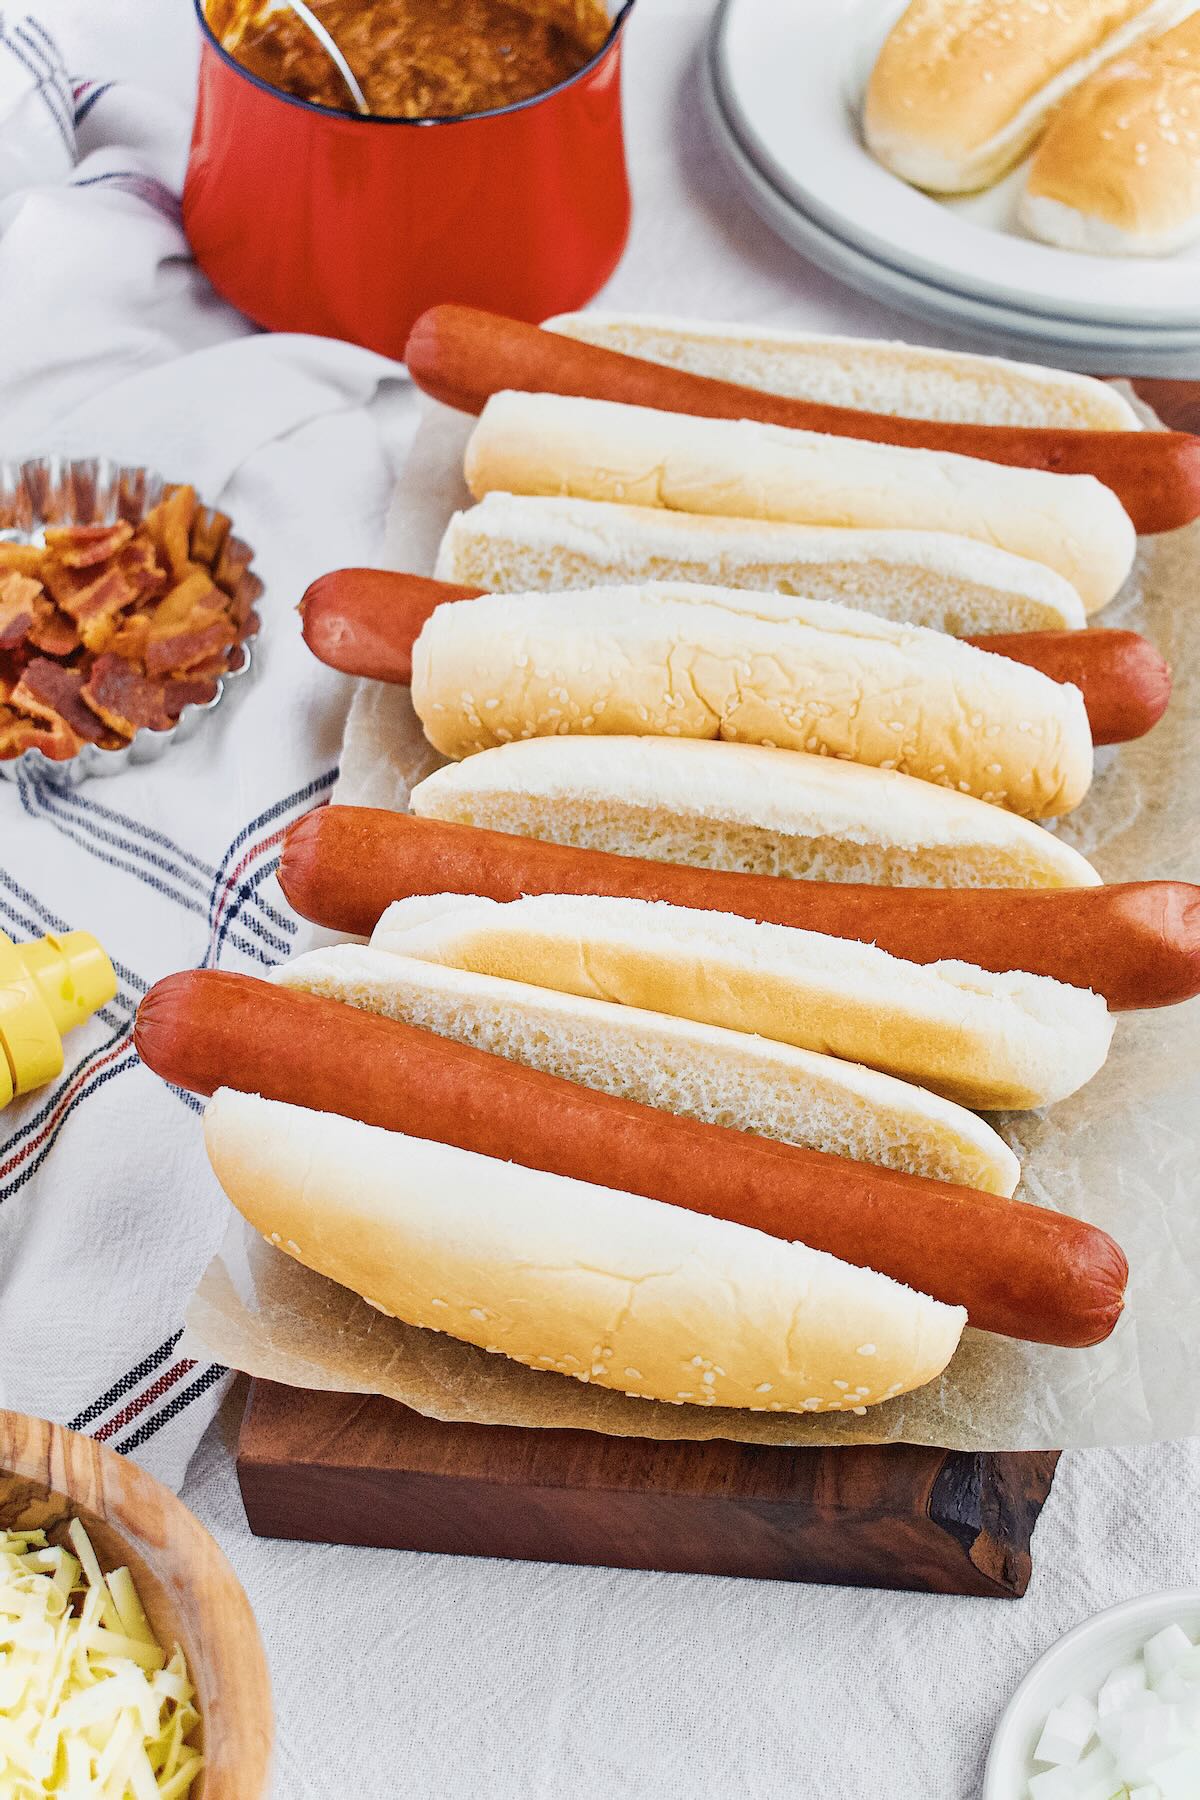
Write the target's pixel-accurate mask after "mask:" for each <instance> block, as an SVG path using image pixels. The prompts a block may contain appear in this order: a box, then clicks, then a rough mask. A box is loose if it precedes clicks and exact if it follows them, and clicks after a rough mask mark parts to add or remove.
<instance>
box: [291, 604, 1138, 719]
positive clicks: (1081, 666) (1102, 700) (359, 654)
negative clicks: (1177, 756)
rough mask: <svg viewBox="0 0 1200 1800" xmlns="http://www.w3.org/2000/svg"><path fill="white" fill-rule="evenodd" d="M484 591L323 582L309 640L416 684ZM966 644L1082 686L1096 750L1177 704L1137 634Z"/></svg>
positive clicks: (303, 608) (337, 658) (345, 665)
mask: <svg viewBox="0 0 1200 1800" xmlns="http://www.w3.org/2000/svg"><path fill="white" fill-rule="evenodd" d="M481 591H482V590H481V589H479V588H467V587H454V586H452V585H451V584H450V583H449V582H442V581H430V580H427V579H426V578H425V577H424V576H421V575H400V574H393V573H391V572H389V571H386V570H383V569H337V570H335V571H334V572H333V574H331V575H322V576H321V578H320V579H319V580H318V581H314V582H313V584H312V586H311V587H310V588H309V590H308V592H307V593H306V594H305V596H304V598H303V599H302V600H301V602H300V614H301V620H302V627H301V628H302V630H303V633H304V641H305V643H306V644H307V645H308V647H309V649H310V650H311V651H312V652H313V654H314V655H315V656H317V657H319V658H320V660H321V661H322V662H324V663H328V664H329V666H330V667H331V668H334V669H340V670H341V671H342V672H343V673H344V674H346V675H367V676H371V677H373V679H375V680H376V681H396V682H401V683H404V682H408V681H410V680H411V679H412V647H413V644H414V642H415V641H416V639H417V636H418V634H419V633H420V630H421V627H422V625H423V624H424V623H425V621H426V619H427V618H428V617H429V615H430V613H431V612H433V610H434V608H435V607H438V606H441V605H444V604H446V603H447V602H449V601H452V600H473V599H477V598H478V596H479V594H480V593H481ZM966 641H967V642H968V643H970V644H974V645H975V646H976V648H977V649H980V650H989V651H991V652H992V653H993V654H995V655H999V656H1007V657H1010V658H1011V659H1012V660H1013V661H1014V662H1023V663H1028V664H1029V666H1030V667H1031V668H1034V669H1041V670H1042V672H1043V674H1046V675H1049V676H1050V678H1051V679H1052V680H1053V681H1070V682H1073V683H1074V684H1075V686H1076V687H1077V688H1079V689H1080V690H1081V691H1082V693H1083V698H1084V704H1085V705H1086V707H1087V714H1088V722H1089V724H1090V725H1091V728H1092V740H1093V742H1094V743H1097V744H1119V743H1124V742H1126V741H1127V740H1128V739H1130V738H1135V737H1141V736H1142V735H1143V734H1144V733H1145V732H1147V731H1149V729H1150V727H1151V726H1152V725H1155V724H1157V722H1158V720H1159V719H1161V717H1162V715H1163V712H1164V711H1165V709H1166V705H1167V701H1168V700H1169V699H1170V697H1171V671H1170V669H1169V668H1168V667H1167V664H1166V663H1165V662H1164V661H1163V659H1162V657H1161V656H1160V655H1159V653H1158V651H1157V650H1156V649H1155V648H1154V646H1153V644H1151V643H1149V642H1148V641H1147V640H1146V639H1145V638H1144V637H1139V636H1138V634H1137V632H1135V631H1018V632H1012V633H1009V634H1002V635H997V636H995V637H977V638H968V639H967V640H966Z"/></svg>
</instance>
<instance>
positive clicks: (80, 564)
mask: <svg viewBox="0 0 1200 1800" xmlns="http://www.w3.org/2000/svg"><path fill="white" fill-rule="evenodd" d="M132 536H133V526H132V525H131V524H130V523H129V521H128V519H118V520H117V522H116V524H115V525H57V526H53V527H51V528H50V529H48V530H47V532H46V548H47V550H49V551H50V552H51V554H52V555H53V557H54V558H55V560H56V561H57V562H60V563H62V564H63V565H64V567H66V568H68V569H94V568H95V567H96V565H97V564H98V563H106V562H111V561H112V559H113V557H114V556H115V555H116V554H117V551H118V550H122V549H124V547H125V545H126V544H127V543H128V542H129V540H130V538H131V537H132Z"/></svg>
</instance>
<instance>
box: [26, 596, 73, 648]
mask: <svg viewBox="0 0 1200 1800" xmlns="http://www.w3.org/2000/svg"><path fill="white" fill-rule="evenodd" d="M29 642H30V643H31V644H32V645H33V647H34V649H35V650H44V651H45V653H46V655H47V656H70V655H72V654H73V652H74V651H76V650H78V648H79V646H80V644H81V643H82V642H83V639H82V638H81V637H80V635H79V630H78V627H77V626H76V624H75V621H74V620H73V619H68V617H67V615H66V613H63V612H59V610H58V608H57V607H56V606H47V608H46V610H45V613H44V614H43V616H42V617H41V618H40V619H37V620H35V622H34V624H33V626H32V627H31V628H30V632H29Z"/></svg>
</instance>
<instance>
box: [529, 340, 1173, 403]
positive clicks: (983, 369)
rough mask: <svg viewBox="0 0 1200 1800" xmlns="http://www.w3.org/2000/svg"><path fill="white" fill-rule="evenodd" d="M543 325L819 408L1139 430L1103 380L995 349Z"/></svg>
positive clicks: (652, 360)
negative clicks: (1011, 358)
mask: <svg viewBox="0 0 1200 1800" xmlns="http://www.w3.org/2000/svg"><path fill="white" fill-rule="evenodd" d="M543 329H544V330H546V331H557V332H561V333H562V334H563V335H564V336H565V337H571V338H577V339H580V340H582V342H584V343H586V344H599V345H601V346H602V347H603V348H604V349H606V350H618V351H621V352H622V353H623V354H624V355H626V356H643V357H645V358H646V359H647V360H648V361H649V362H657V363H665V364H667V365H668V366H669V367H670V368H675V369H687V370H688V371H689V372H690V373H691V374H693V375H707V376H709V377H710V378H712V379H715V380H717V381H736V382H739V383H740V384H741V385H742V386H743V387H751V388H761V389H762V390H763V391H764V392H766V393H771V394H787V395H789V396H791V397H792V398H794V399H797V400H812V401H815V402H817V403H818V404H819V405H823V406H849V407H855V408H858V409H860V410H865V411H868V412H877V413H891V414H893V415H895V416H897V417H901V418H906V419H945V420H951V421H954V422H955V423H957V424H964V425H967V424H970V425H1026V426H1032V427H1034V428H1035V429H1038V428H1041V429H1046V428H1052V427H1055V426H1057V427H1059V428H1060V429H1066V430H1069V431H1072V430H1073V431H1139V430H1140V429H1141V421H1140V419H1139V418H1138V416H1137V414H1136V413H1135V412H1134V410H1133V408H1132V406H1130V404H1129V402H1128V401H1127V400H1125V399H1124V398H1123V397H1122V396H1121V395H1120V394H1118V393H1117V391H1116V389H1115V388H1113V387H1110V386H1109V384H1108V383H1107V382H1105V381H1097V380H1096V379H1095V378H1094V377H1093V376H1091V375H1072V374H1068V373H1067V372H1066V371H1065V370H1063V369H1042V368H1039V367H1038V366H1037V364H1035V363H1019V362H1008V361H1006V360H1005V358H1003V357H1000V356H972V355H969V354H967V353H965V352H963V351H961V350H933V349H927V348H926V347H925V346H924V345H922V344H901V343H886V342H880V341H878V340H876V339H873V338H854V337H825V336H820V335H818V334H816V333H814V332H809V331H783V330H781V329H780V328H779V327H778V326H772V325H753V326H750V325H727V324H717V323H714V322H713V321H711V320H708V319H679V318H664V317H662V316H660V315H656V314H652V313H608V312H584V313H560V314H559V316H558V317H557V318H554V319H547V320H545V321H544V325H543Z"/></svg>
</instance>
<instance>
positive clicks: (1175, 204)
mask: <svg viewBox="0 0 1200 1800" xmlns="http://www.w3.org/2000/svg"><path fill="white" fill-rule="evenodd" d="M1020 216H1021V223H1022V224H1023V225H1024V226H1025V228H1026V230H1027V231H1030V232H1032V233H1033V235H1034V237H1040V238H1045V240H1046V241H1047V243H1050V244H1061V245H1062V246H1063V247H1064V248H1065V249H1067V250H1091V251H1094V252H1096V253H1097V254H1098V255H1101V256H1169V255H1170V254H1171V253H1172V252H1173V251H1175V250H1180V249H1182V248H1183V246H1184V245H1185V244H1190V243H1192V242H1194V240H1195V239H1196V238H1197V237H1200V13H1197V14H1194V15H1193V16H1192V17H1191V18H1190V19H1187V20H1185V21H1184V23H1183V24H1182V25H1177V26H1176V27H1175V29H1174V30H1173V31H1168V32H1167V33H1165V35H1164V36H1162V37H1160V38H1154V39H1153V40H1151V41H1150V42H1149V43H1143V44H1140V45H1139V46H1138V47H1137V48H1136V49H1135V50H1130V51H1129V52H1128V53H1127V54H1126V55H1124V56H1120V57H1117V58H1116V60H1115V61H1113V62H1110V63H1107V64H1106V65H1105V66H1104V68H1103V69H1101V70H1100V71H1099V72H1098V73H1097V74H1095V75H1093V76H1092V78H1091V80H1090V81H1085V82H1084V84H1083V86H1082V87H1081V88H1078V89H1077V90H1076V91H1075V93H1074V94H1072V96H1071V98H1070V99H1069V100H1068V101H1066V102H1065V103H1064V105H1063V106H1061V107H1060V108H1059V110H1058V112H1057V113H1055V115H1054V117H1053V118H1052V119H1051V121H1050V125H1049V127H1048V129H1047V131H1046V135H1045V137H1044V138H1043V139H1042V141H1041V143H1040V144H1039V146H1038V149H1037V152H1036V154H1035V156H1034V158H1033V161H1032V163H1031V164H1030V167H1029V172H1028V174H1027V176H1026V180H1025V187H1024V190H1023V192H1022V196H1021V206H1020Z"/></svg>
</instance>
